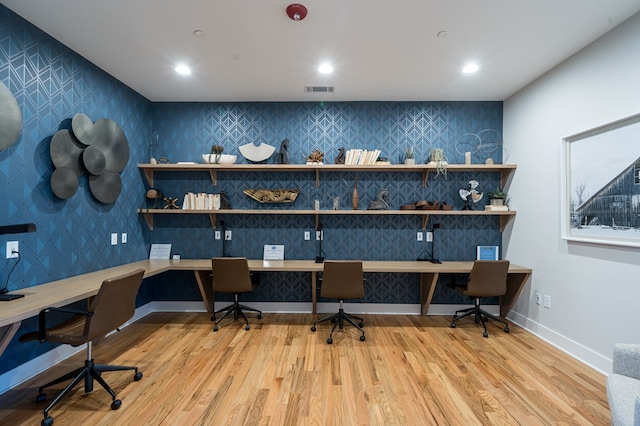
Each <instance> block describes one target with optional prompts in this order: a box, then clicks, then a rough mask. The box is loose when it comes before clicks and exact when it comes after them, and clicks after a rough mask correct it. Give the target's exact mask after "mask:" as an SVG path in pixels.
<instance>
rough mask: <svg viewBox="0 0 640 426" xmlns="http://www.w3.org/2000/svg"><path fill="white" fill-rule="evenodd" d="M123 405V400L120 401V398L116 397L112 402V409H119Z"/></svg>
mask: <svg viewBox="0 0 640 426" xmlns="http://www.w3.org/2000/svg"><path fill="white" fill-rule="evenodd" d="M121 405H122V401H120V400H119V399H114V400H113V402H112V403H111V409H112V410H117V409H118V408H120V406H121Z"/></svg>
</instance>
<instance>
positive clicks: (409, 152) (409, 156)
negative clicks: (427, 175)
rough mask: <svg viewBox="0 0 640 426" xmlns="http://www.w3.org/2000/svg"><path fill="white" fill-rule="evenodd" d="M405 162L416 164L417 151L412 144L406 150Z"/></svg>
mask: <svg viewBox="0 0 640 426" xmlns="http://www.w3.org/2000/svg"><path fill="white" fill-rule="evenodd" d="M404 164H416V158H415V153H414V151H413V146H411V145H409V146H408V147H407V149H406V150H405V152H404Z"/></svg>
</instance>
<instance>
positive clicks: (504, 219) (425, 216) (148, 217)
mask: <svg viewBox="0 0 640 426" xmlns="http://www.w3.org/2000/svg"><path fill="white" fill-rule="evenodd" d="M138 213H139V214H141V215H143V216H144V219H145V221H146V223H147V226H148V227H149V229H150V230H152V231H153V216H154V215H161V214H171V215H179V214H208V215H209V218H210V219H211V226H212V227H213V228H214V229H215V228H216V222H217V215H219V214H223V215H224V214H228V215H238V214H245V215H246V214H255V215H309V216H315V220H316V228H317V227H318V223H319V217H320V216H335V215H372V216H381V215H398V216H407V215H408V216H421V219H422V229H423V230H425V229H426V227H427V222H428V220H429V216H444V215H462V216H499V217H500V232H502V231H504V228H505V227H506V226H507V224H508V223H509V221H510V220H511V219H512V218H514V217H515V215H516V212H515V211H513V210H510V211H498V212H496V211H486V210H289V209H287V210H284V209H245V210H240V209H229V210H176V209H138Z"/></svg>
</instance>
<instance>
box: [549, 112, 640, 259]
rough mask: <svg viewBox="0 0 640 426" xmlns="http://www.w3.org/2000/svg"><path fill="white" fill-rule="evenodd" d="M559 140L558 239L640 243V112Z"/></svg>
mask: <svg viewBox="0 0 640 426" xmlns="http://www.w3.org/2000/svg"><path fill="white" fill-rule="evenodd" d="M563 145H564V146H563V171H562V175H563V176H562V178H563V188H562V197H563V203H562V204H563V205H562V209H561V210H562V238H564V239H566V240H572V241H582V242H589V243H599V244H610V245H624V246H636V247H640V114H636V115H634V116H631V117H627V118H624V119H622V120H618V121H615V122H613V123H609V124H606V125H604V126H600V127H597V128H594V129H591V130H588V131H585V132H582V133H579V134H576V135H572V136H569V137H567V138H565V139H564V140H563Z"/></svg>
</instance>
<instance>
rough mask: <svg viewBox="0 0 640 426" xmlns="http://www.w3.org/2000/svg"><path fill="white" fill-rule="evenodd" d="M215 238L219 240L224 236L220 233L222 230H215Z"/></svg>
mask: <svg viewBox="0 0 640 426" xmlns="http://www.w3.org/2000/svg"><path fill="white" fill-rule="evenodd" d="M214 238H215V239H216V240H219V239H220V238H222V236H221V234H220V231H216V232H215V234H214Z"/></svg>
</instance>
